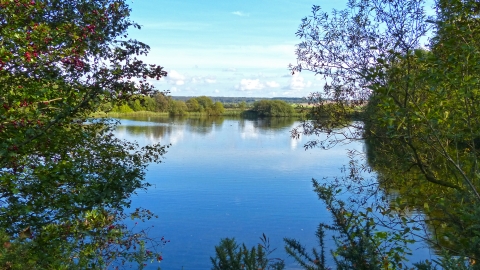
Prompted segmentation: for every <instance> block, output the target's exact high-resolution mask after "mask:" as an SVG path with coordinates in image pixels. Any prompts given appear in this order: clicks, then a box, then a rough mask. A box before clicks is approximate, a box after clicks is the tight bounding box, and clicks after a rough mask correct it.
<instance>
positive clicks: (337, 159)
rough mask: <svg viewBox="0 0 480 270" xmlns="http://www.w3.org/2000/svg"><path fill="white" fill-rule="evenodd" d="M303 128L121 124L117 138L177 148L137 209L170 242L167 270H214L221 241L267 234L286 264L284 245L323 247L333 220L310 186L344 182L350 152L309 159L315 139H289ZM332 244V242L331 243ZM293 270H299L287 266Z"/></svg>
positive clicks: (240, 123) (153, 169)
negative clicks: (292, 241) (148, 214)
mask: <svg viewBox="0 0 480 270" xmlns="http://www.w3.org/2000/svg"><path fill="white" fill-rule="evenodd" d="M298 124H299V123H298V122H294V121H291V120H290V121H288V120H276V121H266V120H244V119H238V120H228V119H225V120H219V119H216V120H208V119H193V120H192V119H185V120H176V121H173V122H172V121H171V120H169V119H164V120H161V121H157V122H145V121H143V122H140V121H132V120H122V124H121V125H120V126H119V127H118V130H117V136H118V137H121V138H124V139H127V140H136V141H137V142H139V144H140V145H145V144H151V143H157V142H160V143H162V144H169V143H171V144H172V147H171V148H169V149H168V153H167V154H166V155H165V160H164V163H161V164H152V165H151V166H150V167H149V168H148V170H149V171H148V172H147V181H148V182H150V183H151V184H153V186H152V187H151V188H150V189H149V190H148V192H147V193H143V192H141V193H140V194H139V195H138V196H136V197H134V198H133V202H132V203H133V206H134V207H138V206H142V207H145V208H147V209H150V210H153V211H154V212H155V213H156V214H158V215H159V216H160V218H159V219H156V220H153V221H151V223H150V224H152V223H153V224H154V225H155V231H154V232H153V234H155V235H156V236H160V237H161V236H165V237H166V238H167V239H170V240H171V242H170V243H168V245H167V246H166V247H164V248H163V254H164V258H165V260H164V262H163V263H162V265H161V266H162V268H164V269H181V268H182V266H185V269H210V268H211V266H210V260H209V257H210V256H213V255H214V246H215V245H216V244H218V242H219V241H220V238H225V237H235V238H236V239H237V240H238V241H239V242H240V243H241V242H245V243H246V244H247V245H248V246H253V245H254V244H257V243H258V237H260V236H261V234H262V233H265V234H267V236H269V237H270V241H271V244H272V247H276V248H278V249H277V251H276V252H275V253H274V256H278V257H282V258H287V255H286V254H285V252H284V249H283V246H284V243H283V238H284V237H292V238H296V239H299V240H301V241H302V242H303V244H305V245H307V247H308V248H311V247H314V246H316V245H317V243H316V240H315V238H314V234H315V231H316V228H317V226H318V223H319V222H321V221H326V220H328V219H329V214H328V213H327V212H326V211H325V208H324V206H323V205H322V203H320V202H319V201H318V199H317V196H316V194H315V193H314V192H313V191H312V186H311V179H312V177H313V178H316V179H318V180H321V179H323V178H324V177H335V176H338V175H341V172H340V168H341V167H342V166H343V165H346V164H347V163H348V158H347V155H346V153H347V152H346V150H347V149H356V150H359V151H361V150H362V148H363V144H361V143H359V142H356V143H352V144H350V145H347V146H345V145H337V146H336V147H334V148H333V149H330V150H328V151H323V150H320V149H313V150H308V151H305V150H304V148H303V144H304V143H306V142H307V140H308V139H309V138H305V137H301V138H300V139H299V140H293V139H292V138H290V130H291V129H292V128H293V127H295V126H297V125H298ZM329 241H330V240H327V243H328V242H329ZM287 265H288V266H289V267H288V269H292V268H293V267H294V264H292V260H291V259H288V264H287Z"/></svg>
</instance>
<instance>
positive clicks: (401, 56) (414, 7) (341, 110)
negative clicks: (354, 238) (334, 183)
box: [292, 0, 480, 268]
mask: <svg viewBox="0 0 480 270" xmlns="http://www.w3.org/2000/svg"><path fill="white" fill-rule="evenodd" d="M424 9H425V3H424V2H423V1H420V0H409V1H395V0H394V1H386V0H385V1H384V0H374V1H357V0H351V1H349V3H348V8H347V9H345V10H342V11H333V12H332V13H330V14H328V13H326V12H323V11H322V10H321V9H320V7H318V6H314V7H313V10H312V16H310V17H307V18H305V19H304V20H303V21H302V24H301V25H300V27H299V31H298V32H297V35H298V36H299V37H300V38H301V39H302V40H303V41H302V43H300V44H299V45H298V46H297V57H298V64H297V65H296V66H292V71H293V72H300V71H302V70H309V71H313V72H315V73H316V74H317V75H319V76H323V77H324V78H325V81H326V83H325V87H324V91H323V92H322V93H314V94H312V96H311V97H310V102H312V103H313V104H314V108H313V109H312V115H314V116H315V115H316V116H320V115H321V116H322V117H315V118H314V120H313V121H306V122H305V123H304V124H303V125H302V126H301V127H299V128H298V129H296V130H294V131H293V136H298V135H299V134H300V133H302V134H305V135H317V134H320V133H324V132H325V133H327V135H329V137H328V138H327V139H326V140H316V139H314V140H312V141H311V142H309V143H307V144H306V146H305V147H306V148H309V147H315V146H322V147H324V148H328V147H329V146H330V145H332V144H335V143H338V142H340V141H344V140H358V139H367V141H368V142H369V143H368V144H367V145H368V146H369V149H368V156H367V157H368V162H369V164H370V165H372V167H373V168H374V169H376V170H377V173H378V182H377V183H376V184H373V185H372V183H371V182H364V183H362V182H357V184H358V185H356V186H355V185H352V182H351V181H348V182H347V183H348V184H346V186H347V187H346V188H349V190H350V191H351V192H353V193H354V194H356V195H358V194H359V192H358V191H362V190H363V192H365V190H366V188H367V187H371V186H375V185H380V186H379V187H382V188H384V189H383V192H384V193H385V194H387V195H388V194H389V193H390V191H394V193H395V194H396V195H395V196H393V197H392V196H380V197H379V198H380V199H378V200H377V201H376V204H375V205H374V207H370V209H372V208H373V209H376V212H377V213H380V214H381V215H380V218H379V219H377V220H376V221H375V222H376V223H378V224H384V225H385V224H388V226H387V227H388V228H389V229H390V230H393V231H398V225H399V224H411V225H413V226H410V225H409V227H408V231H409V232H410V233H411V234H412V235H415V234H416V235H417V236H420V235H422V234H420V233H418V231H416V230H413V228H415V229H418V226H417V225H419V224H420V225H421V224H425V225H426V226H427V227H426V231H425V233H426V235H427V238H425V240H426V241H428V242H430V243H432V245H433V247H434V248H436V249H437V250H439V253H442V254H446V252H448V254H447V255H446V256H445V257H443V258H442V259H441V260H439V261H438V262H437V263H438V265H439V266H441V267H444V266H446V265H452V260H455V259H452V257H451V255H454V256H459V258H468V259H469V260H466V261H464V262H460V264H461V265H467V266H468V267H471V268H476V267H478V266H477V264H475V263H469V262H474V261H478V259H479V256H480V255H479V254H478V250H480V246H479V243H480V241H479V240H478V239H480V238H479V237H480V236H479V235H480V230H478V224H479V222H480V220H479V219H478V218H477V217H478V213H479V212H480V208H479V207H478V201H479V200H480V196H479V188H480V182H479V181H480V178H479V175H480V171H479V167H478V157H479V154H480V152H479V147H478V143H479V138H480V134H479V132H480V122H478V119H479V115H478V112H479V109H480V108H479V103H478V99H479V96H478V94H479V92H478V86H479V84H478V82H479V77H478V74H479V72H478V71H479V68H480V66H479V63H480V61H479V59H478V52H479V50H480V44H479V40H480V39H479V33H480V24H479V20H478V12H479V5H478V1H469V0H466V1H460V0H438V1H436V2H435V11H436V14H435V16H432V17H428V16H426V15H425V12H424ZM427 37H429V39H428V38H427ZM427 42H428V43H427ZM332 103H333V104H334V106H327V105H328V104H332ZM359 106H360V108H363V110H364V113H363V119H362V120H363V122H355V121H353V122H352V121H346V120H348V117H349V110H350V111H351V110H355V109H357V108H358V107H359ZM325 115H327V116H328V117H325ZM339 126H340V127H345V128H343V129H338V127H339ZM352 162H353V161H352ZM361 172H362V169H361V168H353V169H352V170H351V175H359V174H361ZM399 175H401V176H399ZM353 186H355V188H357V189H356V191H357V192H355V189H354V187H353ZM359 186H360V187H359ZM371 191H372V192H373V193H372V194H378V190H376V189H375V188H374V189H372V190H371ZM399 192H400V194H399ZM399 195H400V196H399ZM377 198H378V197H377ZM392 198H393V199H392ZM323 200H324V199H323ZM412 210H421V211H422V212H423V213H424V214H425V215H422V214H419V215H415V214H412ZM367 212H368V211H367ZM363 213H364V212H363ZM393 213H395V214H393ZM358 215H362V212H360V213H359V214H358ZM384 218H387V219H390V221H391V222H388V223H385V220H384ZM336 224H337V225H338V221H336ZM405 229H406V227H402V230H405ZM449 256H450V257H449ZM457 262H458V261H457ZM465 262H466V263H465ZM419 267H420V266H419ZM421 267H426V265H423V266H421Z"/></svg>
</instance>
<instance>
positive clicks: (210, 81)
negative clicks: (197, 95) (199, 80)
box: [205, 78, 217, 83]
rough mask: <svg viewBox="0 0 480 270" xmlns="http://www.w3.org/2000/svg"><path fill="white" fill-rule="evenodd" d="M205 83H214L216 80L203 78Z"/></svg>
mask: <svg viewBox="0 0 480 270" xmlns="http://www.w3.org/2000/svg"><path fill="white" fill-rule="evenodd" d="M205 82H206V83H216V82H217V80H216V79H215V78H205Z"/></svg>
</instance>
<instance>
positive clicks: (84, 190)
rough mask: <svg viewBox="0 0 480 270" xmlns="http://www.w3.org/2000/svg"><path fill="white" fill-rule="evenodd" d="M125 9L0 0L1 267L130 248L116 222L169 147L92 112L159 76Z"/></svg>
mask: <svg viewBox="0 0 480 270" xmlns="http://www.w3.org/2000/svg"><path fill="white" fill-rule="evenodd" d="M129 13H130V9H129V7H128V6H127V4H126V3H125V1H121V0H76V1H64V0H37V1H29V0H28V1H27V0H15V1H9V0H1V1H0V104H1V105H0V167H1V168H2V169H1V170H0V237H1V239H2V241H4V243H3V249H2V255H1V256H0V263H1V266H0V267H2V268H18V269H25V268H30V267H32V266H35V267H39V268H61V267H63V268H70V269H71V268H74V266H75V265H76V266H78V267H79V268H85V267H102V266H105V265H106V264H108V263H111V262H112V261H114V260H115V258H118V257H121V256H123V255H126V254H127V253H128V252H125V253H122V254H123V255H122V254H120V253H121V252H116V251H114V249H113V246H114V245H122V244H128V241H127V242H124V241H123V240H126V239H125V237H127V238H128V237H129V236H134V235H129V234H128V231H127V230H124V227H122V226H121V225H120V224H117V223H118V222H121V217H122V216H123V210H124V208H125V207H127V206H128V205H129V200H128V199H129V197H130V196H131V194H132V193H133V192H135V190H136V189H138V188H142V187H145V185H146V183H145V182H144V181H143V180H144V169H145V167H146V166H147V164H148V163H149V162H152V161H157V162H158V161H159V158H160V156H161V155H163V154H164V153H165V147H164V146H161V145H154V146H146V147H143V148H138V146H137V145H136V144H134V143H129V142H125V141H121V140H118V139H116V138H115V137H114V136H113V135H112V131H113V128H114V123H113V122H112V121H108V120H95V121H91V120H89V118H88V117H89V114H90V113H92V112H95V111H96V110H97V109H98V107H99V106H100V105H101V104H102V103H105V102H114V103H117V102H121V101H127V100H128V99H129V97H130V96H131V95H133V94H137V93H142V94H148V93H149V92H150V91H152V90H153V87H152V86H151V85H150V84H149V83H148V82H147V79H149V78H154V79H155V78H156V79H159V78H160V77H163V76H166V72H165V71H163V68H162V67H160V66H157V65H147V64H145V63H143V62H142V61H140V60H139V59H138V58H137V55H145V54H147V52H148V50H149V47H148V46H147V45H145V44H143V43H141V42H139V41H136V40H131V39H128V38H127V34H126V31H127V29H128V27H131V26H133V27H137V28H139V26H138V25H137V24H135V23H133V22H132V21H130V19H129ZM134 78H137V79H139V82H138V83H135V82H134V81H133V79H134ZM137 214H139V213H137ZM117 225H118V226H117ZM113 228H115V230H113ZM130 240H131V239H130ZM137 240H138V239H137ZM109 241H110V242H109ZM122 241H123V242H122ZM109 243H110V245H109ZM130 244H132V243H131V242H130ZM107 247H108V248H107ZM117 247H118V246H117ZM109 248H111V249H109ZM123 248H125V247H123ZM116 250H117V251H118V250H120V249H116ZM122 250H127V249H122ZM127 257H128V256H127ZM130 259H132V258H130Z"/></svg>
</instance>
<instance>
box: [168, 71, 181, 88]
mask: <svg viewBox="0 0 480 270" xmlns="http://www.w3.org/2000/svg"><path fill="white" fill-rule="evenodd" d="M166 79H167V81H168V82H169V83H170V84H174V85H184V84H185V76H184V75H182V74H180V73H179V72H177V71H176V70H171V71H170V72H168V75H167V77H166Z"/></svg>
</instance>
